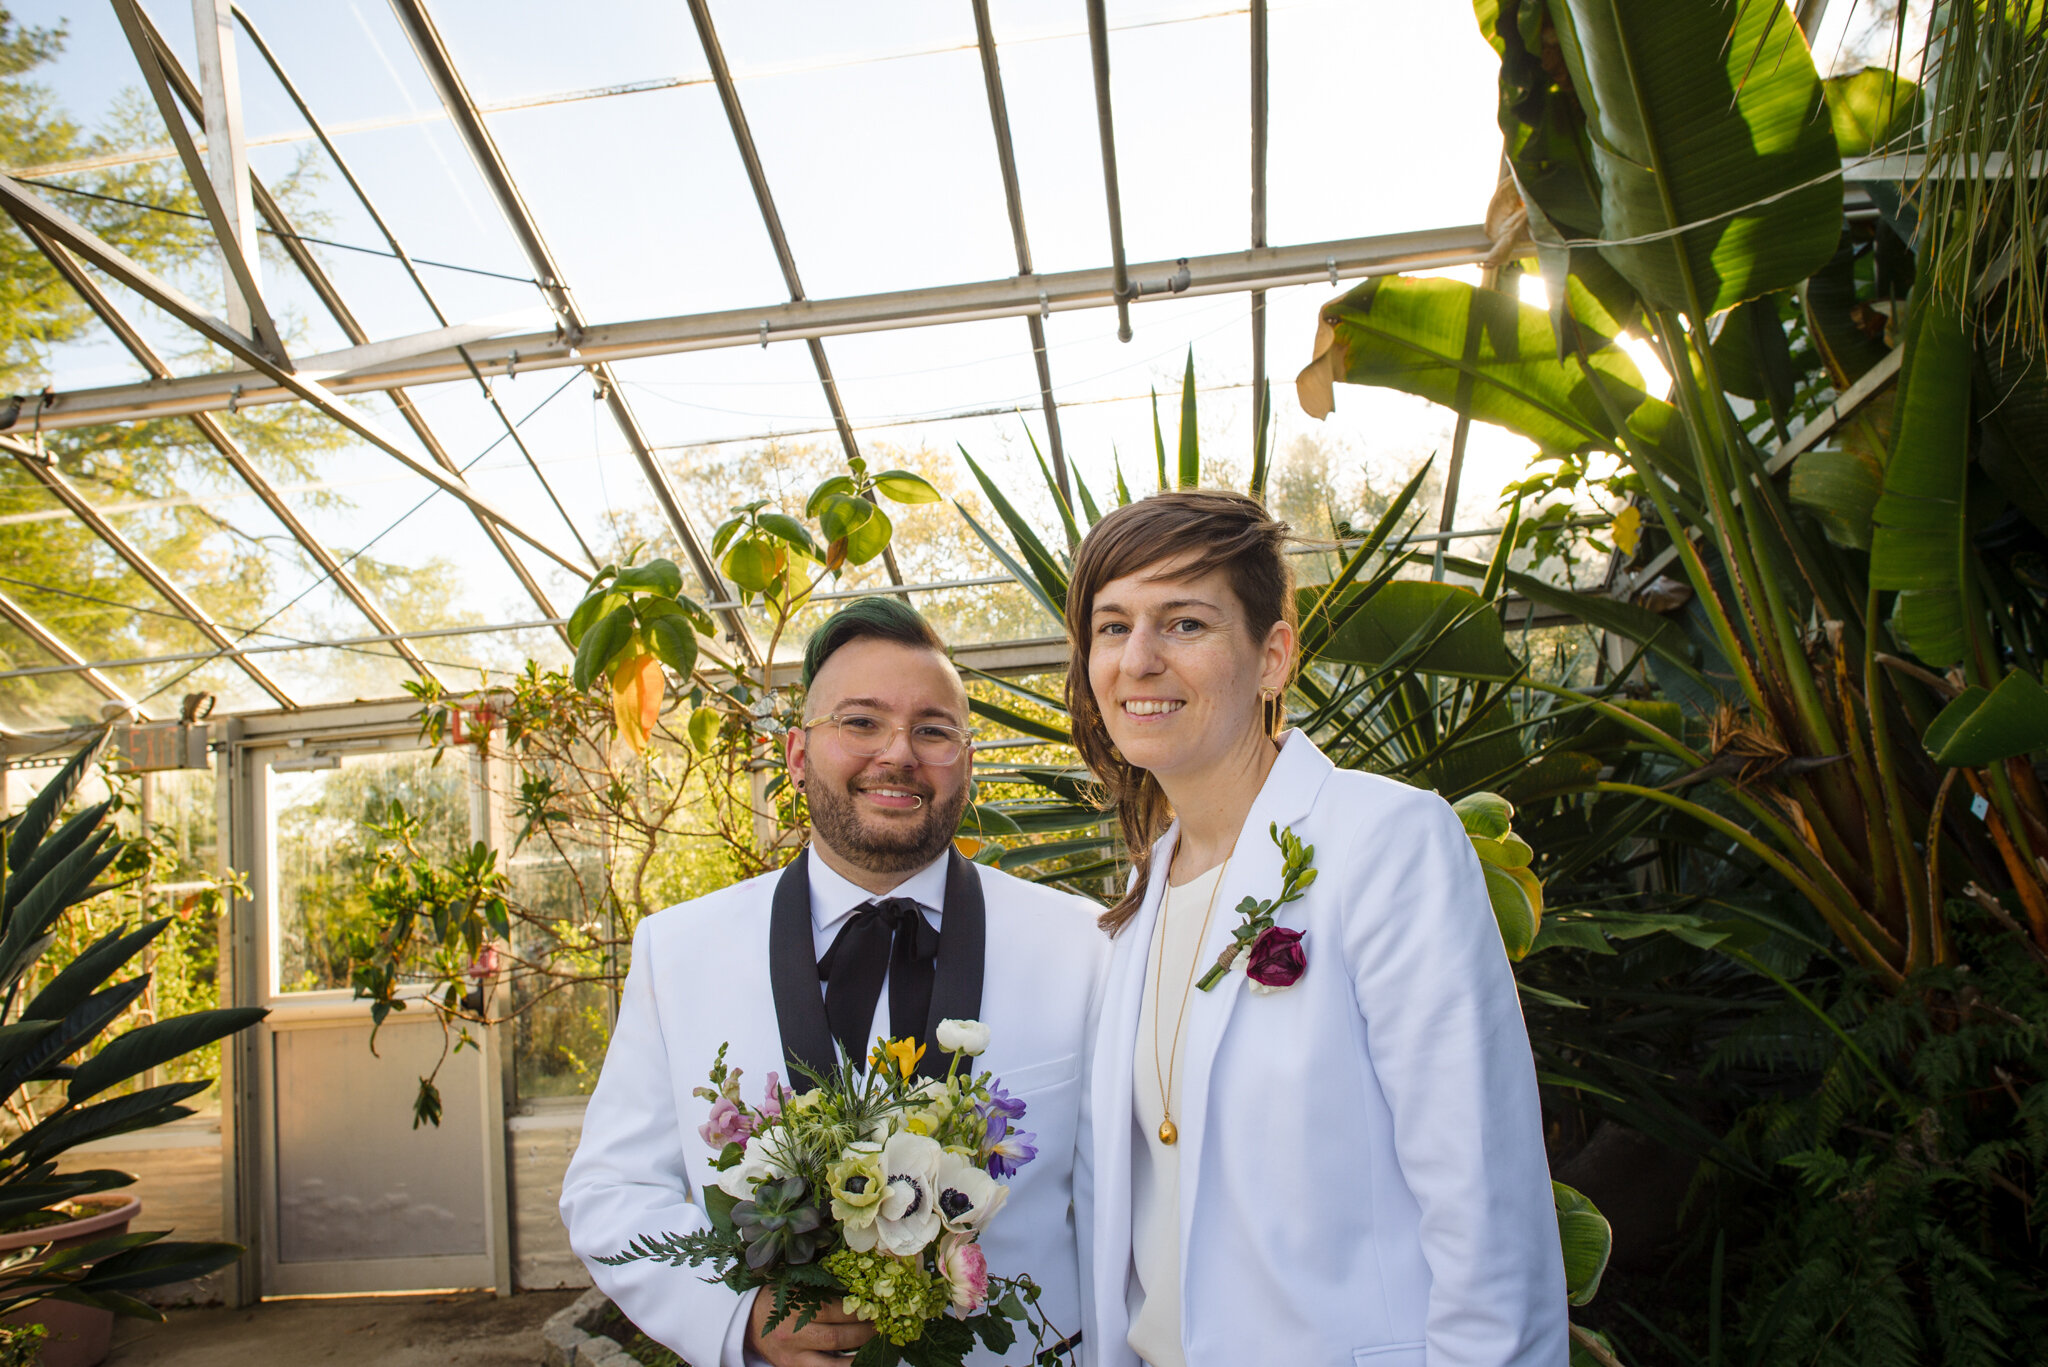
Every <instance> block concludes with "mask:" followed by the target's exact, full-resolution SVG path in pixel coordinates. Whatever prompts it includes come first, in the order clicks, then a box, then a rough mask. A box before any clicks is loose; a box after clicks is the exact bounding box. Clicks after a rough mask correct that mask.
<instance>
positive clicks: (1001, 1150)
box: [988, 1120, 1038, 1177]
mask: <svg viewBox="0 0 2048 1367" xmlns="http://www.w3.org/2000/svg"><path fill="white" fill-rule="evenodd" d="M1004 1123H1005V1126H1006V1127H1007V1124H1008V1122H1007V1120H1006V1121H1005V1122H1004ZM991 1139H992V1140H993V1142H992V1143H991V1144H990V1145H989V1155H988V1173H989V1176H991V1177H1015V1176H1016V1175H1017V1169H1019V1168H1021V1167H1023V1166H1024V1165H1025V1164H1026V1163H1029V1162H1030V1161H1031V1160H1032V1159H1034V1158H1036V1157H1038V1144H1037V1142H1036V1141H1037V1139H1038V1136H1037V1135H1035V1134H1029V1133H1027V1132H1025V1131H1023V1130H1014V1131H1011V1132H1009V1133H1007V1134H1005V1135H1004V1136H1003V1137H1002V1138H1000V1139H994V1137H993V1136H991Z"/></svg>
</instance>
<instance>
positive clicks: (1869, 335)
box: [1799, 229, 1891, 389]
mask: <svg viewBox="0 0 2048 1367" xmlns="http://www.w3.org/2000/svg"><path fill="white" fill-rule="evenodd" d="M1799 295H1800V301H1801V303H1802V305H1803V306H1804V307H1805V309H1806V335H1807V337H1808V339H1809V340H1811V341H1812V343H1813V346H1814V350H1816V351H1818V352H1819V353H1820V358H1821V360H1822V362H1823V363H1825V364H1826V366H1827V368H1828V375H1829V378H1831V379H1832V380H1833V381H1834V382H1835V388H1836V389H1847V388H1848V387H1849V386H1850V385H1852V384H1854V383H1855V382H1856V381H1857V380H1860V379H1862V378H1863V376H1864V374H1865V373H1866V372H1868V371H1869V370H1870V368H1871V367H1872V366H1874V365H1876V364H1877V363H1878V362H1879V361H1882V360H1883V359H1884V358H1885V357H1886V356H1887V355H1889V354H1890V353H1891V348H1890V347H1889V346H1887V345H1885V340H1884V334H1883V330H1882V327H1881V324H1882V323H1883V319H1881V318H1879V317H1878V316H1877V315H1876V314H1874V313H1872V312H1871V311H1870V310H1869V308H1868V307H1867V306H1865V305H1864V303H1863V300H1862V297H1861V295H1860V294H1859V293H1858V290H1857V283H1856V240H1855V238H1854V237H1853V236H1852V235H1851V234H1850V233H1849V232H1848V231H1847V230H1846V229H1845V230H1844V231H1843V233H1842V235H1841V237H1840V239H1839V240H1838V241H1837V243H1836V245H1835V251H1834V254H1833V255H1832V256H1830V257H1829V258H1828V259H1827V260H1826V261H1825V262H1823V263H1822V264H1821V265H1820V266H1819V267H1818V268H1816V269H1815V270H1814V272H1813V274H1812V275H1811V276H1809V277H1808V279H1807V281H1806V284H1805V286H1804V288H1802V289H1801V290H1800V291H1799ZM1873 330H1874V331H1875V335H1873Z"/></svg>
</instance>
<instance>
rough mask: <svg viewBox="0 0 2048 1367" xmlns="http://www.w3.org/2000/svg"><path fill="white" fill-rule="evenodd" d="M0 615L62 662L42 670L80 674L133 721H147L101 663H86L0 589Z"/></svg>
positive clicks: (147, 717)
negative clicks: (123, 709)
mask: <svg viewBox="0 0 2048 1367" xmlns="http://www.w3.org/2000/svg"><path fill="white" fill-rule="evenodd" d="M0 617H5V618H6V619H7V620H8V621H10V622H12V623H14V625H15V626H17V627H19V628H20V629H21V631H22V632H23V633H24V634H25V635H26V636H27V637H28V638H29V639H30V640H32V641H34V642H35V643H36V644H37V645H39V646H41V647H42V648H43V649H44V650H47V651H49V652H50V653H51V654H52V655H55V656H56V657H57V658H58V659H60V660H62V661H64V663H63V664H61V665H52V666H49V667H48V669H47V670H45V671H43V672H47V673H51V674H80V675H83V676H84V677H85V681H86V682H87V683H89V684H91V685H92V686H93V687H94V688H95V689H97V690H98V691H99V694H100V696H101V697H104V698H106V699H107V700H108V701H109V702H117V703H120V704H121V705H122V706H123V707H125V708H127V709H128V710H129V712H131V713H132V714H133V715H134V716H135V718H136V720H138V721H147V720H149V716H148V714H147V713H145V712H144V711H143V710H142V704H141V703H139V702H137V701H135V699H134V698H133V697H131V696H129V694H128V691H127V690H126V689H124V688H122V687H121V685H119V684H117V683H115V682H114V681H113V680H112V679H110V678H108V677H107V676H106V675H105V674H102V673H101V672H100V670H101V669H103V668H104V667H105V666H102V665H93V664H88V663H86V659H85V657H84V656H83V655H80V654H79V653H78V652H77V651H76V650H74V649H72V648H71V644H70V642H68V641H66V640H64V639H63V638H62V637H60V636H58V635H57V634H56V633H55V632H53V631H51V630H50V629H49V628H48V627H46V626H44V625H43V624H42V623H41V622H40V621H38V620H37V619H36V615H35V614H34V613H32V612H30V611H29V610H28V609H27V608H25V607H23V606H22V605H21V604H20V603H18V602H16V601H15V600H14V599H13V598H12V597H10V596H9V595H8V594H7V593H6V592H5V591H4V590H0Z"/></svg>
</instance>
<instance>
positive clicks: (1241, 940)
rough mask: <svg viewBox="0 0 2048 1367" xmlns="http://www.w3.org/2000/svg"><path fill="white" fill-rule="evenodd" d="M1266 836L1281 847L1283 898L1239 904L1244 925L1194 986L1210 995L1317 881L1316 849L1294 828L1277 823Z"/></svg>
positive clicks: (1240, 925) (1257, 899) (1269, 828)
mask: <svg viewBox="0 0 2048 1367" xmlns="http://www.w3.org/2000/svg"><path fill="white" fill-rule="evenodd" d="M1266 834H1267V835H1268V836H1270V837H1271V838H1272V841H1273V843H1274V844H1275V845H1277V846H1279V847H1280V895H1279V896H1278V897H1273V898H1268V899H1266V900H1263V901H1262V900H1260V899H1259V898H1256V897H1247V898H1245V899H1244V900H1243V901H1242V902H1239V903H1238V904H1237V914H1238V916H1239V917H1240V918H1241V923H1240V924H1239V925H1238V927H1237V929H1236V930H1235V931H1233V932H1231V936H1230V943H1229V944H1227V945H1225V946H1224V948H1223V952H1222V953H1221V954H1219V955H1217V956H1216V962H1215V963H1213V964H1211V965H1210V966H1209V971H1208V972H1207V973H1204V974H1203V975H1202V980H1201V981H1200V982H1198V983H1196V984H1195V986H1196V987H1197V988H1199V989H1200V990H1201V991H1204V992H1207V991H1209V990H1210V989H1211V988H1213V987H1215V986H1216V984H1217V983H1219V982H1222V981H1223V975H1224V974H1226V973H1228V972H1229V971H1230V969H1231V966H1232V965H1233V964H1235V963H1236V962H1237V960H1238V956H1239V955H1240V954H1248V953H1250V952H1251V947H1252V942H1253V941H1255V940H1257V939H1258V938H1259V936H1261V935H1263V934H1265V933H1266V932H1267V931H1269V930H1271V929H1272V928H1273V913H1274V912H1276V911H1278V910H1279V909H1280V908H1281V907H1284V906H1286V905H1287V904H1288V903H1289V902H1294V901H1298V900H1300V898H1301V896H1302V894H1303V893H1305V892H1307V891H1308V889H1309V885H1310V884H1312V883H1314V882H1315V881H1316V870H1315V867H1314V865H1315V857H1316V847H1315V846H1313V845H1304V844H1302V843H1301V837H1300V836H1298V835H1296V834H1295V833H1294V831H1293V829H1292V828H1289V829H1286V830H1282V829H1281V827H1280V823H1279V822H1277V821H1276V822H1274V823H1273V824H1272V825H1270V826H1268V827H1267V828H1266Z"/></svg>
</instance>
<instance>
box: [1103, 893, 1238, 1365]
mask: <svg viewBox="0 0 2048 1367" xmlns="http://www.w3.org/2000/svg"><path fill="white" fill-rule="evenodd" d="M1223 867H1224V866H1223V865H1220V864H1219V865H1217V866H1216V867H1215V868H1213V869H1210V870H1209V871H1208V872H1207V873H1204V874H1200V875H1198V876H1196V877H1194V878H1191V879H1189V880H1188V881H1187V882H1186V883H1184V884H1182V885H1181V886H1180V887H1173V886H1172V885H1170V884H1169V885H1168V886H1167V889H1166V894H1165V900H1164V901H1163V902H1162V903H1161V904H1160V908H1159V925H1158V928H1157V930H1156V931H1155V932H1154V939H1153V942H1152V944H1151V946H1150V958H1149V961H1148V963H1147V964H1146V968H1145V992H1144V997H1143V1005H1141V1006H1140V1007H1139V1013H1138V1040H1137V1046H1136V1049H1135V1051H1134V1053H1133V1057H1132V1065H1133V1066H1132V1069H1131V1080H1132V1086H1131V1126H1132V1129H1133V1130H1134V1131H1135V1133H1134V1134H1133V1136H1132V1139H1131V1276H1130V1281H1129V1282H1128V1284H1127V1285H1126V1288H1125V1292H1124V1299H1125V1304H1126V1307H1127V1309H1128V1310H1129V1313H1130V1323H1131V1328H1130V1333H1129V1334H1128V1335H1126V1341H1127V1342H1128V1343H1129V1344H1130V1345H1131V1351H1132V1352H1134V1353H1136V1354H1137V1355H1138V1356H1139V1357H1141V1358H1143V1359H1144V1360H1145V1361H1146V1362H1148V1363H1150V1364H1151V1367H1185V1364H1186V1361H1187V1359H1186V1357H1185V1356H1184V1354H1183V1353H1182V1351H1181V1330H1180V1147H1179V1146H1178V1145H1177V1144H1162V1143H1160V1142H1159V1122H1160V1121H1161V1120H1163V1119H1164V1118H1165V1116H1166V1106H1165V1102H1164V1099H1163V1098H1162V1097H1161V1095H1160V1087H1159V1079H1160V1077H1161V1075H1162V1074H1163V1075H1164V1076H1165V1077H1166V1079H1167V1083H1168V1088H1167V1090H1169V1091H1170V1092H1171V1093H1172V1094H1173V1109H1174V1121H1175V1123H1176V1124H1179V1123H1180V1121H1181V1119H1182V1118H1183V1117H1184V1116H1185V1115H1186V1113H1187V1108H1188V1104H1189V1103H1188V1099H1187V1097H1186V1096H1185V1095H1184V1094H1183V1093H1182V1091H1181V1086H1180V1079H1181V1074H1182V1072H1183V1071H1184V1070H1183V1068H1182V1066H1181V1064H1182V1060H1183V1059H1184V1058H1185V1057H1186V1055H1187V1049H1188V1038H1187V1033H1188V1032H1187V1028H1186V1027H1185V1026H1182V1027H1181V1029H1180V1041H1181V1045H1180V1050H1179V1052H1178V1054H1176V1052H1175V1050H1174V1047H1173V1045H1174V1024H1175V1022H1176V1021H1178V1020H1180V1019H1181V1017H1182V1015H1183V1013H1184V1012H1185V1011H1186V1009H1187V1008H1188V1006H1189V1005H1190V1004H1191V1003H1190V1001H1189V998H1191V997H1192V996H1193V994H1194V991H1195V986H1194V984H1195V980H1196V979H1197V978H1199V977H1201V975H1202V970H1203V967H1205V966H1206V965H1198V964H1197V963H1196V960H1197V959H1209V958H1213V957H1214V955H1213V954H1204V953H1203V945H1202V922H1203V920H1204V919H1205V913H1207V912H1208V911H1209V906H1210V903H1211V902H1212V901H1214V899H1215V896H1216V886H1217V882H1218V880H1219V879H1220V878H1221V877H1222V875H1223ZM1206 919H1207V920H1208V921H1209V922H1210V927H1211V931H1212V936H1211V938H1212V940H1213V938H1214V936H1213V930H1214V925H1215V919H1216V918H1215V917H1214V916H1207V917H1206ZM1155 1027H1156V1031H1157V1033H1156V1038H1157V1041H1158V1043H1157V1046H1156V1049H1155V1046H1154V1039H1155V1033H1154V1032H1155Z"/></svg>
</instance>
